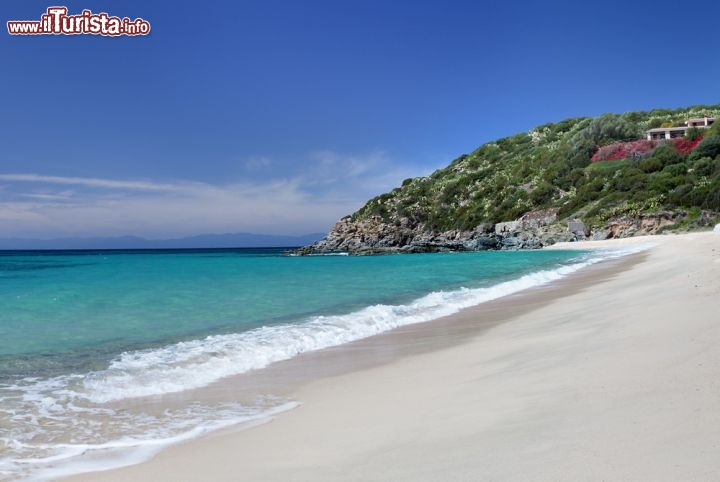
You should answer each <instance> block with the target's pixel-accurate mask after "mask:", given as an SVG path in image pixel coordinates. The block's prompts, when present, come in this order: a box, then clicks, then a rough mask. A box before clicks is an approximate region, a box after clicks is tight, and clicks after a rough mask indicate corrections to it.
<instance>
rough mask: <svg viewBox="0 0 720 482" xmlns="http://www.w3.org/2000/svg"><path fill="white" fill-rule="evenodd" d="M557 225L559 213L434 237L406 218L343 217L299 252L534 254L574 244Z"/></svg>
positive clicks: (548, 212)
mask: <svg viewBox="0 0 720 482" xmlns="http://www.w3.org/2000/svg"><path fill="white" fill-rule="evenodd" d="M556 220H557V210H543V211H537V212H532V213H527V214H526V215H524V216H523V217H521V218H520V219H518V220H515V221H510V222H505V223H498V224H496V225H494V226H493V225H491V224H480V225H478V226H477V227H476V228H475V229H473V230H469V231H466V230H450V231H443V232H436V231H433V230H432V229H429V228H428V227H427V226H425V225H424V224H421V223H417V224H415V223H412V221H411V220H410V219H408V218H402V219H400V220H399V221H397V222H395V223H387V222H383V220H382V218H380V217H379V216H373V217H371V218H369V219H364V220H353V219H352V217H350V216H347V217H344V218H342V219H341V220H339V221H338V222H337V223H335V225H334V226H333V227H332V228H331V229H330V232H329V233H328V235H327V236H326V237H325V238H323V239H322V240H320V241H318V242H316V243H315V244H312V245H310V246H307V247H305V248H302V249H300V250H299V251H298V252H299V253H300V254H313V253H338V252H346V253H351V254H379V253H427V252H439V251H487V250H509V249H537V248H542V247H543V246H548V245H550V244H554V243H556V242H558V241H570V240H572V239H573V238H574V235H573V234H572V233H570V232H569V231H568V230H567V228H566V227H565V226H564V225H561V224H558V223H554V221H556Z"/></svg>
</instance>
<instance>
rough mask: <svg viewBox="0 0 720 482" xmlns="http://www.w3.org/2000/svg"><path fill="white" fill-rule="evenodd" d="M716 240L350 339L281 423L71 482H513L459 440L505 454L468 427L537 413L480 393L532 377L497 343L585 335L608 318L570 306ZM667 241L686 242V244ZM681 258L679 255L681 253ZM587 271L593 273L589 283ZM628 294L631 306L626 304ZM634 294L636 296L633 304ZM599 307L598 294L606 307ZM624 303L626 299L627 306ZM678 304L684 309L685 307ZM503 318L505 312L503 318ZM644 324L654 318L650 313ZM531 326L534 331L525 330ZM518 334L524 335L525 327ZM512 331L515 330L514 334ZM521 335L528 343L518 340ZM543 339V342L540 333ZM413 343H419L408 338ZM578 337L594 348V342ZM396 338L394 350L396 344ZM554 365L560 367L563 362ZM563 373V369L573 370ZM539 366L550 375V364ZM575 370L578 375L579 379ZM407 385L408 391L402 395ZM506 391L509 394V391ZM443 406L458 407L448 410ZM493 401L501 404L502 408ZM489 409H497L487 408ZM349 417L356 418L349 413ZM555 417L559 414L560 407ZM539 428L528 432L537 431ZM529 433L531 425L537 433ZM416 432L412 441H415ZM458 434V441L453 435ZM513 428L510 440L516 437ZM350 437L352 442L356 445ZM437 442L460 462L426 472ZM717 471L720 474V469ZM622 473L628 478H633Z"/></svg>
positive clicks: (320, 360) (662, 244)
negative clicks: (497, 355) (486, 481)
mask: <svg viewBox="0 0 720 482" xmlns="http://www.w3.org/2000/svg"><path fill="white" fill-rule="evenodd" d="M711 236H712V233H708V234H705V233H702V234H699V235H698V234H692V235H681V236H671V237H668V239H671V241H668V240H667V239H658V238H659V237H651V238H650V239H649V240H650V241H652V242H653V243H655V242H658V243H657V244H658V246H656V247H655V248H653V249H652V250H650V252H649V253H648V254H636V255H631V256H629V257H627V258H632V259H623V260H619V261H614V262H612V261H611V262H609V263H616V264H619V265H625V266H615V267H614V268H613V269H608V267H607V266H604V265H605V263H601V264H600V265H596V266H592V267H590V268H589V269H587V270H581V271H580V272H578V273H575V274H573V275H571V276H569V277H567V278H564V279H563V280H560V281H556V282H553V283H551V284H550V285H549V286H544V287H539V288H532V289H531V290H529V292H522V293H519V294H516V295H510V297H506V298H501V299H499V300H494V301H491V302H487V303H484V304H482V305H479V306H478V307H474V308H469V309H466V310H463V312H461V313H458V314H455V315H451V316H450V317H447V319H440V320H435V321H433V322H432V323H424V324H419V325H408V326H405V327H402V328H399V329H396V330H394V331H392V332H390V333H386V334H382V335H379V336H376V337H372V338H370V339H366V340H361V341H358V342H354V343H352V344H350V345H344V346H343V347H339V348H337V349H330V350H323V351H322V352H318V353H315V354H308V355H307V356H305V357H304V358H305V359H306V360H300V361H299V362H300V363H299V366H300V367H301V368H302V369H307V368H308V367H312V366H313V363H314V364H315V365H314V366H315V370H321V367H322V366H323V365H327V362H328V361H331V362H333V363H334V365H333V366H335V367H337V366H338V365H337V364H338V363H340V365H339V366H340V369H337V370H336V371H335V372H333V370H326V371H325V373H314V372H313V371H312V370H310V372H309V373H310V376H308V377H307V378H308V379H306V380H304V381H303V380H301V381H300V383H299V386H297V387H296V388H294V389H291V390H289V392H290V395H291V397H292V398H293V399H296V400H299V401H300V402H301V403H303V405H302V406H300V407H299V408H296V409H294V410H291V411H290V412H286V413H283V414H281V415H279V416H278V417H276V418H274V419H272V420H271V423H266V424H263V425H259V426H256V427H254V428H250V429H245V430H239V429H238V428H231V429H224V430H221V431H218V432H213V433H211V434H209V435H207V436H204V437H201V438H198V439H194V440H192V441H189V442H186V443H183V444H179V445H175V446H172V447H169V448H167V449H166V450H164V451H163V452H161V453H160V454H159V455H157V456H156V457H155V458H154V459H152V460H150V461H148V462H145V463H141V464H139V465H133V466H128V467H124V468H120V469H116V470H111V471H107V472H95V473H86V474H81V475H77V476H73V477H70V478H69V479H66V480H130V479H134V478H138V477H139V478H141V479H143V478H147V477H148V476H152V477H153V478H154V479H155V480H200V479H202V478H205V479H212V480H288V479H290V480H333V479H337V478H338V477H340V478H349V479H351V480H352V479H363V480H364V479H371V480H389V479H396V478H400V479H402V478H412V479H415V480H423V479H428V480H430V479H432V478H433V474H434V476H436V477H437V476H439V472H437V470H440V468H441V467H444V469H443V470H444V471H445V472H443V473H445V474H450V475H451V477H450V478H453V477H458V478H467V477H471V478H477V477H479V478H481V479H483V478H490V479H491V478H493V477H500V478H502V479H505V478H507V477H505V475H508V474H503V473H502V472H495V473H494V472H493V470H494V469H492V465H491V464H487V460H486V461H485V465H484V467H485V468H484V469H483V472H478V470H479V466H478V460H482V459H483V457H486V456H483V455H482V454H476V455H475V458H477V459H478V460H475V459H472V460H471V459H470V458H467V459H466V458H465V457H462V455H463V454H466V453H467V450H468V448H467V447H460V446H458V444H456V443H453V442H452V440H454V439H457V438H462V439H468V438H469V439H470V441H471V442H472V444H471V446H472V447H475V449H477V450H479V449H487V450H490V451H491V452H492V451H496V447H495V446H494V444H490V443H489V442H490V440H489V439H492V438H493V437H486V438H487V439H488V440H486V439H484V438H483V437H482V436H481V435H482V434H483V433H484V431H483V430H479V431H478V430H475V431H473V430H471V431H469V432H468V431H467V430H464V429H463V427H464V426H466V425H473V424H471V423H470V424H469V423H468V422H476V424H477V423H479V422H482V423H481V424H480V425H481V426H484V425H488V426H489V428H492V429H493V430H495V431H498V430H500V432H502V431H503V430H502V425H503V424H502V423H500V426H497V425H498V423H499V422H500V421H503V420H506V421H507V420H508V417H509V420H513V417H512V416H511V415H512V414H514V413H516V412H523V411H527V410H528V407H527V406H525V404H526V402H527V401H528V400H527V398H528V395H527V394H523V393H520V394H521V395H524V396H520V397H509V396H508V393H506V394H504V395H505V397H504V398H503V396H500V397H499V398H500V399H501V400H505V401H506V402H508V403H509V406H512V407H514V408H513V410H510V413H507V412H508V409H507V407H505V408H502V407H498V400H494V399H488V398H487V397H486V395H483V390H478V389H479V388H480V389H487V388H494V389H497V388H498V387H501V388H502V387H505V386H507V385H512V384H513V381H515V382H517V381H518V379H522V378H523V377H525V378H527V373H514V372H513V371H512V370H511V371H510V372H509V374H506V375H507V380H502V378H503V377H500V376H499V374H498V373H494V372H492V370H491V367H492V366H493V364H497V360H493V359H490V360H488V359H487V352H486V350H487V349H488V348H490V351H491V352H492V351H495V352H502V347H501V346H498V338H500V339H501V340H504V342H505V343H504V344H507V345H509V346H511V347H512V346H515V345H516V344H517V343H518V342H519V341H523V339H522V338H523V336H520V335H523V333H524V332H525V331H526V332H527V333H529V334H531V335H533V336H538V335H539V334H538V333H537V330H538V328H539V327H538V326H536V325H538V323H539V322H538V321H535V320H534V318H537V317H540V319H541V320H545V322H546V323H549V321H548V320H552V319H556V318H558V317H560V318H563V317H566V318H563V322H562V323H560V324H559V326H555V327H556V328H562V330H560V331H561V333H560V334H556V335H555V336H556V337H558V336H559V337H561V338H562V337H569V338H572V337H573V334H574V332H573V331H572V330H569V329H570V328H572V329H574V330H577V327H576V326H574V325H575V324H577V321H576V320H575V319H576V318H577V319H580V320H581V321H582V320H583V319H584V318H588V320H589V321H590V322H592V324H593V326H598V325H602V322H600V321H598V320H596V319H593V317H592V316H590V315H584V314H583V310H580V314H578V313H577V312H573V310H572V309H570V311H569V312H568V306H570V307H571V308H572V307H574V309H576V310H577V309H578V308H579V307H580V306H582V303H581V301H582V300H584V302H587V301H588V300H592V299H593V298H597V297H593V296H592V293H593V292H598V291H601V293H597V294H604V295H605V297H607V296H608V289H609V288H608V285H611V286H612V285H613V284H616V285H617V284H622V283H626V282H625V281H623V278H624V277H627V276H626V275H629V276H631V277H632V276H633V275H634V277H636V278H637V277H640V278H642V277H647V273H646V272H647V271H648V270H649V271H653V270H652V269H650V268H649V267H648V265H649V262H650V260H652V259H653V258H657V257H658V253H659V252H662V251H664V250H668V249H669V250H671V251H672V249H677V244H678V243H682V242H683V241H679V240H680V239H681V238H682V239H687V240H689V241H693V240H695V241H697V240H700V244H703V243H704V244H708V243H709V244H710V245H712V246H717V247H718V248H720V236H715V238H712V237H711ZM630 239H634V240H635V241H634V242H635V243H641V242H647V241H648V240H647V239H646V240H643V239H639V238H630ZM673 240H674V241H673ZM594 243H596V242H583V243H569V244H571V246H567V247H566V246H563V247H558V248H555V249H567V248H574V249H588V248H591V247H592V248H594V247H596V246H597V247H603V246H600V245H596V244H594ZM610 243H612V242H610ZM713 243H714V244H713ZM611 245H613V246H614V245H616V244H611ZM668 245H675V248H672V246H668ZM718 251H720V249H718ZM716 253H717V252H716ZM661 257H662V256H661ZM716 259H718V258H716ZM671 262H674V261H673V260H671ZM713 263H714V261H713ZM717 266H718V265H717V264H712V263H711V264H710V265H705V268H706V269H712V268H713V267H715V269H716V270H717V269H718V267H717ZM652 267H653V266H651V268H652ZM628 268H629V270H628ZM609 271H612V272H609ZM621 273H622V275H621ZM643 273H644V274H643ZM583 278H585V279H584V281H583ZM710 284H712V283H710ZM714 286H715V288H714V289H716V290H717V280H715V285H714ZM610 291H612V288H610ZM621 298H622V297H621ZM619 301H620V302H622V299H620V300H619ZM625 301H626V302H627V300H625ZM597 302H598V301H597V300H595V303H597ZM578 303H579V305H578ZM620 304H621V305H622V303H620ZM675 304H676V305H680V303H675ZM564 305H567V306H564ZM601 306H602V305H601ZM480 312H482V313H480ZM569 313H573V316H570V317H569V318H567V317H568V315H569ZM479 316H482V319H483V322H482V323H479V324H478V323H476V321H477V318H478V317H479ZM493 316H494V317H495V318H494V322H493ZM643 321H645V322H647V319H644V320H643ZM555 323H557V321H555ZM540 324H542V323H540ZM478 325H481V326H478ZM525 325H527V326H525ZM521 327H524V328H523V329H520V331H519V332H517V330H518V329H519V328H521ZM605 328H607V327H605ZM616 328H617V327H616ZM513 330H516V332H515V333H514V334H513ZM533 330H534V331H533ZM581 331H582V330H581ZM508 332H509V333H508ZM527 333H525V335H527ZM508 334H510V335H513V336H510V337H509V338H508ZM518 336H519V337H520V340H518ZM545 336H546V337H547V336H549V335H545ZM503 337H505V338H503ZM540 338H541V339H542V338H543V337H542V336H540ZM550 338H552V337H550ZM408 340H410V341H411V343H409V344H408V343H407V342H408ZM524 341H525V342H527V341H528V340H524ZM575 341H578V340H575ZM578 342H579V343H581V344H582V343H585V344H587V340H579V341H578ZM393 345H395V346H394V347H393ZM399 346H401V347H404V351H403V350H398V349H397V347H399ZM479 347H484V348H485V349H486V350H479V351H478V350H477V348H479ZM516 349H517V347H516ZM363 351H364V352H365V353H366V354H367V353H375V354H377V353H379V352H384V353H385V358H382V357H380V358H379V359H378V357H375V361H374V362H373V361H370V360H371V358H370V357H365V358H364V359H363ZM341 352H342V353H341ZM394 352H398V353H394ZM343 353H344V354H343ZM512 355H513V356H514V357H515V358H519V359H520V361H522V362H523V364H529V365H532V364H533V361H532V360H527V359H524V358H527V355H526V354H525V355H523V354H522V353H513V354H512ZM575 355H577V354H575ZM348 356H350V357H353V358H354V359H355V360H354V361H353V362H352V363H349V365H352V366H345V365H342V363H343V360H345V363H348ZM358 356H359V357H360V358H361V359H362V360H361V361H363V360H364V362H365V365H364V366H363V363H359V364H358V360H357V358H358ZM539 358H542V357H539ZM378 360H379V361H378ZM488 362H491V363H488ZM277 365H278V366H277V367H276V368H275V370H276V371H277V372H279V373H280V372H282V371H283V368H284V367H283V366H282V365H283V362H281V363H279V364H277ZM285 365H292V363H285ZM521 365H522V364H521ZM343 366H344V367H345V371H344V369H343ZM470 367H474V368H475V369H477V370H479V372H480V373H484V375H483V376H484V377H485V378H487V379H486V380H484V381H483V376H481V381H480V382H478V383H479V386H478V387H474V386H470V387H465V388H462V387H460V386H459V385H458V384H457V383H454V382H458V377H460V378H462V379H463V383H462V384H460V385H467V384H470V385H473V383H472V381H473V379H469V380H468V379H464V378H463V373H469V371H468V370H469V368H470ZM478 367H479V368H478ZM546 368H547V367H546ZM551 368H553V369H557V367H551ZM266 370H268V369H266ZM266 370H264V371H266ZM488 370H490V371H488ZM560 371H561V372H562V370H560ZM540 373H541V374H542V370H541V371H540ZM285 375H287V373H286V374H285ZM575 375H576V376H577V374H575ZM280 380H282V377H280ZM228 382H231V380H229V381H228ZM428 385H432V386H433V387H435V389H429V388H428ZM484 385H488V386H484ZM401 387H402V390H400V388H401ZM515 388H517V387H515ZM398 391H399V392H400V393H398ZM521 392H522V390H521ZM511 393H512V391H511ZM411 394H415V395H420V394H422V395H423V396H417V397H414V396H411ZM449 394H453V396H450V397H449ZM501 395H503V394H502V393H501ZM530 398H533V397H530ZM428 399H430V400H428ZM433 399H434V401H433ZM409 401H414V402H416V404H411V405H408V406H407V409H406V410H401V409H400V407H402V406H403V404H404V403H405V404H407V403H408V402H409ZM481 402H482V403H481ZM442 407H445V410H450V411H453V412H454V413H452V414H446V415H445V416H443V415H442V412H443V408H442ZM470 408H474V409H475V410H478V409H483V410H485V411H487V413H486V414H485V415H483V416H480V418H479V420H478V416H477V414H473V413H472V412H473V410H469V409H470ZM493 408H494V410H495V411H493V410H492V409H493ZM488 409H490V410H489V411H488ZM342 414H345V415H344V416H342ZM428 415H434V416H432V417H430V420H433V421H435V422H437V426H433V427H431V429H429V428H428V427H427V426H426V423H425V422H426V421H427V420H428ZM545 415H546V416H548V417H550V415H549V414H545ZM716 415H717V414H716ZM458 421H462V423H461V424H458ZM532 425H533V424H531V427H530V428H528V429H526V431H528V430H530V429H531V428H532ZM718 427H720V425H718ZM486 428H488V427H486ZM535 429H537V427H535ZM368 431H369V432H371V433H368ZM530 431H531V432H532V430H530ZM491 432H492V431H491ZM410 434H412V435H413V437H409V435H410ZM450 435H453V436H452V437H450ZM505 435H506V436H507V434H505ZM418 436H419V437H420V439H422V440H425V442H426V444H425V445H423V444H421V445H422V447H420V446H416V447H415V448H412V447H413V446H414V445H417V444H416V443H415V442H417V437H418ZM348 441H350V442H351V443H350V444H348ZM516 442H517V440H516ZM293 444H297V445H293ZM408 444H410V448H408V447H407V445H408ZM501 445H502V444H501ZM518 445H519V446H518ZM522 447H523V444H518V443H515V444H513V443H509V442H508V444H507V447H506V448H505V452H502V453H503V454H504V456H505V457H509V456H510V455H511V454H510V453H509V452H513V451H514V450H515V449H517V448H522ZM381 448H382V450H381ZM535 448H536V449H537V448H538V447H535ZM430 449H432V450H430ZM435 449H438V450H441V452H442V453H443V454H445V455H444V457H445V458H447V457H448V456H450V458H452V459H453V460H454V462H453V463H451V464H449V465H447V464H446V463H445V462H443V463H442V464H440V465H438V464H433V463H430V461H427V462H428V465H427V467H425V469H424V470H422V471H421V472H418V471H417V469H413V468H412V465H413V463H412V462H413V461H414V460H415V461H416V462H417V461H423V464H421V465H422V466H424V465H425V464H424V462H426V457H427V456H428V455H429V454H430V453H434V451H435ZM428 450H429V451H428ZM477 450H476V451H477ZM240 454H246V456H242V457H240ZM389 454H393V455H392V459H391V461H390V462H392V463H386V462H387V461H386V462H383V463H380V462H379V461H378V462H375V463H371V462H362V460H367V457H368V456H369V455H374V456H375V457H379V458H380V459H387V458H388V456H389ZM716 454H717V453H716ZM458 458H459V459H458ZM278 459H279V460H278ZM383 465H385V466H386V467H385V469H384V470H387V471H389V472H386V471H381V470H380V469H381V468H382V467H383ZM712 468H714V469H717V468H718V467H717V466H714V467H712ZM358 471H359V472H358ZM493 473H494V475H493ZM533 473H534V472H526V473H524V476H521V477H519V479H525V480H527V478H531V479H532V478H533V477H532V474H533ZM563 473H564V472H563ZM563 473H554V475H555V476H562V475H563ZM391 474H393V475H391ZM580 474H582V473H580ZM548 475H550V474H548ZM613 475H614V474H612V473H605V474H604V476H605V477H607V476H613ZM615 475H617V474H615ZM620 475H621V476H622V474H620ZM660 475H662V474H660ZM345 476H347V477H345ZM515 476H517V475H515ZM509 477H510V478H513V474H509ZM661 478H662V477H661Z"/></svg>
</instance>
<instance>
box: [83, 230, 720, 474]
mask: <svg viewBox="0 0 720 482" xmlns="http://www.w3.org/2000/svg"><path fill="white" fill-rule="evenodd" d="M648 241H650V242H652V243H654V244H655V246H654V247H653V248H651V249H650V250H649V251H647V252H646V254H641V255H634V257H633V260H632V261H628V262H625V264H624V265H622V266H618V267H617V268H616V269H614V270H607V269H605V270H603V268H602V267H591V268H589V269H587V270H585V271H586V273H584V274H583V275H581V276H578V277H575V278H572V279H569V280H568V281H566V282H565V283H563V282H560V283H558V284H557V285H556V286H553V287H551V288H547V289H540V290H536V291H535V292H534V293H530V294H527V295H525V298H523V297H522V296H520V297H514V298H513V299H512V300H504V301H502V300H501V301H500V302H498V303H494V304H489V305H488V306H481V307H478V308H473V309H470V310H466V311H464V312H463V313H460V314H458V315H455V316H454V317H449V318H448V319H445V320H441V321H439V322H430V323H427V324H424V326H423V328H422V330H424V331H423V334H422V335H412V334H411V333H410V332H408V333H406V334H405V335H403V334H402V333H400V334H399V335H398V334H395V335H393V334H391V335H380V336H379V337H375V338H377V339H381V340H388V339H389V340H393V339H392V338H388V337H392V336H395V337H396V339H395V340H394V341H393V343H397V342H398V340H402V337H403V336H406V337H412V336H416V338H415V340H416V341H417V339H422V340H425V341H427V340H428V339H432V337H433V336H435V337H437V338H438V339H443V340H445V341H446V342H443V343H437V344H434V345H433V344H432V343H430V345H432V346H431V347H430V348H427V347H426V348H423V349H418V350H414V351H413V350H411V351H410V352H408V353H405V354H403V355H402V356H398V357H395V358H391V359H389V360H385V361H383V362H382V363H369V364H366V365H359V366H361V368H358V369H353V370H349V371H346V372H343V371H342V370H341V371H340V373H338V374H331V375H326V376H323V377H320V378H319V379H314V380H312V379H310V380H308V381H307V382H305V383H302V384H301V385H300V386H299V387H297V388H296V389H293V393H292V398H294V399H296V400H298V401H300V402H301V403H302V405H301V406H300V407H299V408H297V409H294V410H292V411H289V412H286V413H283V414H280V415H278V416H276V417H275V418H274V419H273V420H272V421H270V422H268V423H265V424H263V425H259V426H256V427H253V428H249V429H245V430H231V431H223V432H218V433H215V434H212V435H210V436H207V437H204V438H201V439H197V440H194V441H191V442H188V443H185V444H181V445H176V446H173V447H171V448H169V449H168V450H166V451H163V452H161V453H160V454H159V455H157V456H156V457H155V458H153V459H152V460H150V461H149V462H146V463H142V464H139V465H134V466H129V467H125V468H121V469H117V470H112V471H106V472H97V473H90V474H85V475H79V476H75V477H73V478H71V479H70V480H75V481H81V480H82V481H90V480H92V481H98V480H100V481H103V480H108V481H140V480H155V481H201V480H203V481H204V480H212V481H244V480H248V481H264V480H277V481H326V480H327V481H336V480H392V481H401V480H419V481H425V480H427V481H439V480H442V481H452V480H468V481H470V480H488V481H490V480H493V481H505V480H520V481H528V480H543V481H545V480H573V481H575V480H589V481H593V480H598V481H600V480H652V481H663V480H667V481H677V480H683V481H689V480H718V479H719V478H720V235H718V234H713V233H697V234H688V235H680V236H657V237H650V238H647V239H642V238H633V239H629V240H618V241H610V242H598V243H593V242H584V243H572V244H570V245H569V246H561V247H565V248H567V247H570V248H589V247H593V246H605V245H610V246H612V245H617V244H626V243H642V242H648ZM523 300H525V301H523ZM528 300H530V301H528ZM503 303H504V304H503ZM491 315H492V316H491ZM487 317H489V318H493V317H494V321H493V322H491V323H488V322H487V319H486V318H487ZM468 326H476V327H480V328H474V329H469V328H467V327H468ZM463 327H465V328H463ZM416 329H417V328H416ZM433 330H434V335H433ZM448 333H451V335H448ZM452 333H454V335H452ZM461 333H462V334H464V336H463V337H462V338H461V337H459V335H458V334H461ZM418 336H420V338H417V337H418ZM428 337H429V338H428ZM448 339H449V340H451V342H447V340H448ZM368 343H370V344H369V345H366V346H372V343H373V342H372V341H371V342H368ZM361 346H362V345H361ZM357 354H358V356H362V351H361V350H358V352H357Z"/></svg>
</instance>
